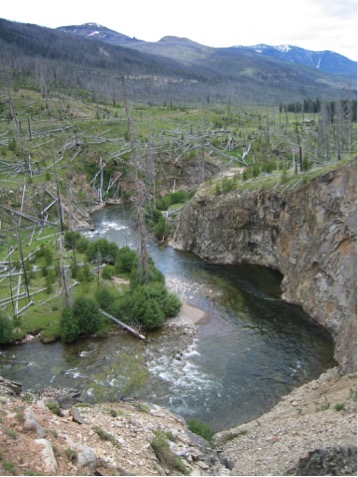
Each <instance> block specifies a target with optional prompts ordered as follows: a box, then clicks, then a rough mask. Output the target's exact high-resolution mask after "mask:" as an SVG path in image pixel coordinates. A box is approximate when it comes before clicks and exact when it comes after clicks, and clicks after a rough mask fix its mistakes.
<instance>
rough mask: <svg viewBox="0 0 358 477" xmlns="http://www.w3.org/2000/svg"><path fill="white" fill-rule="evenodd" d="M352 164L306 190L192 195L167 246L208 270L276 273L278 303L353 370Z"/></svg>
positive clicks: (354, 210)
mask: <svg viewBox="0 0 358 477" xmlns="http://www.w3.org/2000/svg"><path fill="white" fill-rule="evenodd" d="M356 188H357V170H356V161H355V160H354V161H350V162H348V163H345V164H342V165H341V166H340V167H339V166H338V167H337V168H336V169H334V170H330V171H328V172H324V173H322V174H321V175H320V176H318V177H316V178H315V179H311V180H310V181H309V182H307V183H306V182H304V181H301V182H299V183H297V184H296V185H295V186H292V185H291V186H287V187H285V188H283V187H280V188H277V190H276V189H262V190H245V191H244V192H242V193H239V192H238V191H235V192H231V193H228V194H225V195H219V196H217V195H215V196H213V195H202V194H200V191H199V193H197V194H196V196H195V197H194V198H193V199H192V200H191V201H190V202H189V203H188V204H187V205H186V207H184V208H183V209H182V211H181V213H180V214H179V216H178V218H177V223H176V229H175V232H174V234H173V239H172V242H171V245H172V246H173V247H175V248H177V249H180V250H186V251H191V252H193V253H195V254H196V255H198V256H200V257H201V258H202V259H204V260H208V261H210V262H214V263H223V264H239V263H252V264H257V265H263V266H266V267H270V268H273V269H276V270H279V271H280V272H281V273H282V274H283V276H284V278H283V281H282V290H283V298H284V299H286V300H287V301H289V302H292V303H296V304H298V305H300V306H302V308H303V309H304V310H305V311H306V312H307V313H308V314H309V315H310V316H311V317H312V318H314V319H315V320H316V321H317V322H319V323H320V324H321V325H323V326H324V327H325V328H326V329H327V330H328V331H329V332H330V333H331V335H332V337H333V339H334V340H335V359H336V360H337V362H338V363H339V364H340V365H341V367H342V369H343V371H354V370H355V369H356V218H357V203H356Z"/></svg>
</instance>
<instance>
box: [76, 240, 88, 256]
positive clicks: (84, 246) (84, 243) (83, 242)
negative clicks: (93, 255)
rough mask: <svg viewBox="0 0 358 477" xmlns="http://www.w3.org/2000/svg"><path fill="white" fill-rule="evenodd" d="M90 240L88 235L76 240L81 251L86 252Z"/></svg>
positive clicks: (77, 247)
mask: <svg viewBox="0 0 358 477" xmlns="http://www.w3.org/2000/svg"><path fill="white" fill-rule="evenodd" d="M89 244H90V241H89V240H88V239H87V238H86V237H81V238H79V239H78V240H77V242H76V249H77V251H78V252H79V253H86V252H87V248H88V246H89Z"/></svg>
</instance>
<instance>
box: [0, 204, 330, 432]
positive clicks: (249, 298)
mask: <svg viewBox="0 0 358 477" xmlns="http://www.w3.org/2000/svg"><path fill="white" fill-rule="evenodd" d="M92 222H93V225H94V231H93V232H87V235H88V236H92V237H94V238H98V237H106V238H107V239H108V240H110V241H113V242H115V243H117V244H118V245H119V246H123V245H129V246H131V247H136V233H135V231H134V229H133V223H132V220H131V216H130V213H129V212H127V211H124V210H123V209H122V208H121V207H120V206H111V207H107V208H104V209H102V210H100V211H98V212H96V213H94V214H93V216H92ZM149 252H150V255H151V256H152V258H153V259H154V261H155V264H156V266H157V267H158V268H159V269H160V270H161V271H162V272H163V274H164V275H165V277H166V280H167V284H168V286H169V287H170V288H171V290H173V291H175V292H177V293H178V294H179V296H180V297H181V298H182V300H183V301H185V302H187V303H189V304H190V305H193V306H196V307H198V308H200V309H202V310H204V311H205V312H207V315H208V319H206V320H203V321H202V322H201V323H200V324H199V325H198V326H197V332H196V334H195V336H194V338H193V339H191V340H190V341H189V342H188V340H186V341H185V340H184V341H183V343H185V348H184V349H182V350H181V352H180V353H178V352H177V350H178V342H179V341H180V337H178V334H177V333H173V334H172V335H171V334H170V333H169V334H168V332H164V331H158V332H155V333H150V334H148V335H147V340H146V341H145V342H139V341H138V340H136V339H135V338H133V337H131V336H128V335H126V334H125V333H123V332H119V333H118V334H115V335H112V336H110V337H109V338H106V339H85V340H81V341H79V342H77V343H74V344H72V345H63V344H62V343H60V342H56V343H53V344H48V345H44V344H42V343H41V342H39V341H37V340H35V341H32V342H30V343H27V344H23V345H21V346H10V347H7V348H3V349H2V350H1V351H0V375H2V376H4V377H7V378H9V379H13V380H16V381H19V382H21V383H22V384H23V388H24V389H25V390H27V389H28V390H39V389H42V388H43V387H47V386H69V387H75V388H79V389H84V396H85V398H86V399H89V400H90V399H91V398H93V396H94V395H95V396H96V397H97V398H99V397H100V398H101V399H104V400H105V399H108V398H111V396H112V397H113V396H115V395H116V393H115V391H116V386H117V387H119V386H122V385H123V382H124V381H125V379H127V378H128V376H131V375H132V374H133V375H134V376H135V375H136V373H137V372H138V367H139V366H144V367H146V369H147V370H148V373H149V374H148V375H149V378H148V380H147V382H146V384H145V385H144V387H142V388H141V389H140V390H136V391H135V395H136V396H137V397H138V398H141V399H143V400H147V401H151V402H155V403H158V404H160V405H163V406H164V407H167V408H169V409H170V410H171V411H173V412H176V413H177V414H180V415H181V416H183V417H184V418H196V419H200V420H202V421H204V422H206V423H207V424H209V425H210V426H211V427H212V428H213V429H214V430H215V431H219V430H222V429H226V428H229V427H231V426H234V425H237V424H240V423H243V422H247V421H249V420H251V419H253V418H255V417H258V416H259V415H260V414H262V413H263V412H264V411H266V410H267V409H269V408H270V407H272V406H273V405H274V404H275V403H276V402H277V401H278V400H279V399H280V397H281V396H282V395H284V394H287V393H289V392H290V391H291V390H292V389H293V388H295V387H297V386H299V385H301V384H303V383H305V382H307V381H309V380H312V379H315V378H317V377H318V376H319V375H320V374H321V373H322V372H323V371H325V370H326V369H328V368H330V367H332V366H334V364H335V363H334V360H333V342H332V340H331V338H330V337H329V335H328V334H327V333H326V332H325V330H324V329H322V328H321V327H319V326H318V325H316V324H315V323H314V322H313V321H312V320H311V319H310V318H309V317H308V316H307V315H306V314H305V313H304V312H303V311H302V310H301V309H300V308H299V307H297V306H294V305H291V304H288V303H285V302H284V301H282V300H281V298H280V296H281V290H280V282H281V278H282V277H281V276H280V275H279V274H278V273H277V272H275V271H272V270H268V269H265V268H262V267H257V266H250V265H245V266H218V265H212V264H208V263H205V262H203V261H202V260H200V259H199V258H197V257H195V256H193V255H191V254H187V253H183V252H178V251H176V250H173V249H172V248H171V247H168V246H158V245H157V244H155V243H154V242H151V243H150V244H149ZM128 363H129V364H128ZM138 363H139V364H138ZM141 363H142V364H141ZM131 373H132V374H131ZM98 390H102V392H100V393H99V391H98ZM107 391H108V392H107ZM96 393H97V394H96Z"/></svg>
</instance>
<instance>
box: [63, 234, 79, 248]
mask: <svg viewBox="0 0 358 477" xmlns="http://www.w3.org/2000/svg"><path fill="white" fill-rule="evenodd" d="M81 238H82V235H81V234H80V232H75V231H72V230H71V231H67V232H65V235H64V246H65V248H66V249H67V250H74V249H76V246H77V243H78V241H79V240H80V239H81Z"/></svg>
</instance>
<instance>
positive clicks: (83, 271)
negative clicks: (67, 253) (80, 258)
mask: <svg viewBox="0 0 358 477" xmlns="http://www.w3.org/2000/svg"><path fill="white" fill-rule="evenodd" d="M77 274H78V279H79V281H80V282H85V283H87V282H90V281H92V280H93V278H94V275H93V274H92V272H91V270H90V267H89V265H88V263H85V264H84V265H83V267H81V268H80V269H79V271H78V272H77Z"/></svg>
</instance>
